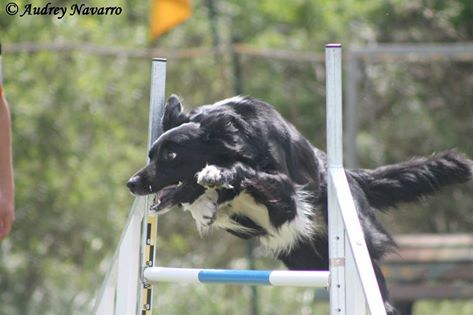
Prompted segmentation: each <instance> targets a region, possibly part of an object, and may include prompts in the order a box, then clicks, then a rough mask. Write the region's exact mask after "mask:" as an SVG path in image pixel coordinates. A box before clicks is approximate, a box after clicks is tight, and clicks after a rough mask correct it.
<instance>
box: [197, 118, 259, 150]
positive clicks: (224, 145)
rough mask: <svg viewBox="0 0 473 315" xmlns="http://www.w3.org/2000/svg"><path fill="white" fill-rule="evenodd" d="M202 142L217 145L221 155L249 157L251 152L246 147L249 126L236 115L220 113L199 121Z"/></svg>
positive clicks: (247, 146)
mask: <svg viewBox="0 0 473 315" xmlns="http://www.w3.org/2000/svg"><path fill="white" fill-rule="evenodd" d="M200 127H201V130H202V131H203V140H204V141H213V142H216V143H219V144H220V145H219V146H218V147H219V148H220V150H223V151H224V152H223V151H222V152H221V153H225V154H233V155H238V156H244V157H246V156H249V155H251V154H252V150H251V148H250V147H249V145H248V138H249V136H248V132H249V130H250V125H249V124H248V123H247V122H246V121H244V120H243V119H241V118H240V117H239V116H238V115H234V114H232V113H220V114H217V115H209V116H206V117H205V118H203V119H202V120H201V121H200Z"/></svg>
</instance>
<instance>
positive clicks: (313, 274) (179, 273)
mask: <svg viewBox="0 0 473 315" xmlns="http://www.w3.org/2000/svg"><path fill="white" fill-rule="evenodd" d="M143 275H144V278H145V279H146V281H149V282H150V283H154V282H179V283H194V284H198V283H220V284H238V285H271V286H294V287H328V284H329V271H289V270H236V269H197V268H167V267H149V268H146V269H145V270H144V273H143Z"/></svg>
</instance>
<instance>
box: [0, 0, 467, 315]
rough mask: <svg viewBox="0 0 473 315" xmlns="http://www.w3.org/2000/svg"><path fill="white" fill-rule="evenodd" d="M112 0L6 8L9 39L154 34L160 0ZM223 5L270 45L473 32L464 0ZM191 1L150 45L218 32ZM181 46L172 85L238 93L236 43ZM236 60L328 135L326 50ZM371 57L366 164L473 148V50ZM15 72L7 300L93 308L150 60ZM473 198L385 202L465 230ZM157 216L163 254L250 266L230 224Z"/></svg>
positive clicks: (62, 55)
mask: <svg viewBox="0 0 473 315" xmlns="http://www.w3.org/2000/svg"><path fill="white" fill-rule="evenodd" d="M33 2H34V3H36V4H43V2H42V1H33ZM113 2H116V4H120V5H121V6H122V7H123V14H122V15H120V16H105V17H103V16H99V17H97V16H67V17H65V18H64V19H62V20H58V19H57V18H55V17H46V16H42V17H23V18H18V17H10V16H7V15H6V14H5V13H4V11H0V40H1V41H2V42H3V43H5V44H6V45H8V44H11V43H18V42H37V43H50V42H64V43H81V44H83V45H85V46H86V45H97V46H103V47H108V46H110V47H126V48H127V49H133V48H146V47H148V46H150V45H151V44H150V43H149V38H148V34H147V21H148V11H149V10H148V3H147V2H143V1H138V0H130V1H118V0H117V1H113ZM17 3H19V4H20V3H23V4H24V3H26V1H18V2H17ZM60 3H65V4H68V5H70V4H72V3H74V2H73V1H61V2H60ZM88 3H90V4H91V5H102V4H103V1H97V0H93V1H89V2H88ZM216 4H217V9H218V12H219V14H218V15H219V20H218V30H219V34H220V36H221V38H220V40H221V42H222V43H224V44H227V43H229V42H230V41H231V37H232V36H234V35H238V37H239V38H240V40H241V41H242V42H243V43H249V44H252V45H254V46H258V47H262V48H267V47H270V48H278V49H289V50H291V49H292V50H306V51H312V52H319V53H321V52H322V47H323V44H324V43H326V42H329V41H330V42H333V41H341V42H343V43H344V46H345V47H350V46H355V45H358V46H360V45H367V44H372V43H376V42H412V41H415V42H424V41H441V42H454V41H468V40H470V41H471V40H472V38H473V33H472V30H473V27H471V23H472V21H473V18H472V14H473V13H472V12H473V11H472V10H473V9H472V4H471V1H467V0H453V1H446V0H442V1H441V0H438V1H433V0H432V1H420V0H415V1H404V0H402V1H401V0H390V1H359V0H350V1H328V0H318V1H316V0H297V1H282V0H264V1H247V0H244V1H241V0H238V1H236V0H231V1H218V2H217V1H216ZM193 7H194V10H193V17H192V18H191V19H190V20H188V21H187V22H185V23H184V24H182V25H181V26H179V27H178V28H176V29H174V30H172V31H171V32H170V33H169V34H167V35H165V36H164V37H163V38H161V39H159V41H158V42H157V43H155V44H153V45H152V46H157V47H159V48H168V49H184V48H191V47H196V46H210V45H211V44H212V38H211V33H210V28H209V21H208V12H207V8H206V6H205V1H201V0H199V1H194V2H193ZM1 10H3V8H2V9H1ZM236 33H238V34H236ZM169 61H170V62H169V65H168V80H167V82H166V84H167V93H168V94H169V93H177V94H179V95H181V96H182V97H183V98H184V103H185V105H186V106H187V107H188V108H191V107H194V106H197V105H201V104H205V103H210V102H212V101H215V100H218V99H221V98H224V97H228V96H231V95H233V94H234V88H233V84H234V77H233V74H232V70H231V69H232V58H231V56H229V54H225V56H223V57H216V56H207V57H198V58H192V59H179V60H176V59H173V58H172V56H171V57H170V58H169ZM239 62H240V65H241V69H242V88H243V93H244V94H248V95H252V96H255V97H258V98H261V99H263V100H266V101H268V102H270V103H272V104H274V105H275V106H276V107H277V108H278V110H280V111H281V113H282V114H283V115H284V116H285V117H287V118H288V119H289V120H290V121H292V122H293V123H294V124H295V125H296V126H297V127H298V129H300V130H301V131H302V132H303V133H304V134H305V135H306V136H307V137H308V138H309V139H311V141H312V142H313V143H314V144H315V145H317V146H318V147H321V148H323V147H324V146H325V140H324V135H325V131H324V129H325V122H324V120H325V109H324V86H325V83H324V72H323V71H324V70H323V65H322V64H320V63H314V62H305V61H304V62H296V61H293V60H289V61H288V60H277V59H265V58H260V57H250V56H244V57H241V58H240V59H239ZM362 68H363V71H364V73H363V80H361V81H362V82H363V83H362V86H360V91H361V93H360V100H359V101H360V104H361V108H360V112H361V116H362V121H361V130H360V133H359V135H358V140H359V155H360V163H361V165H362V166H365V167H374V166H376V165H379V164H383V163H389V162H396V161H400V160H404V159H406V158H408V157H410V156H412V155H420V154H429V153H430V152H432V151H440V150H443V149H447V148H451V147H457V148H458V149H459V150H461V151H465V152H466V153H467V154H469V155H470V156H472V155H473V147H472V146H471V135H472V134H473V130H472V128H473V124H471V119H472V117H473V112H472V110H473V108H472V107H471V99H472V97H473V95H472V89H471V82H472V73H473V72H472V71H471V70H472V69H471V68H472V64H471V62H440V63H428V64H417V63H416V64H413V63H409V64H406V63H399V62H386V63H376V64H374V63H369V62H367V63H365V64H363V65H362ZM4 72H5V73H4V77H5V90H6V94H7V97H8V100H9V102H10V104H11V107H12V113H13V123H14V158H15V176H16V188H17V197H16V203H17V221H16V223H15V226H14V231H13V233H12V235H11V237H10V238H9V239H7V240H6V241H3V242H2V243H1V246H0V275H1V277H0V296H1V302H2V307H1V308H0V314H84V313H87V312H89V311H90V308H91V305H90V301H91V300H92V297H93V296H94V294H95V291H96V290H97V289H98V288H99V287H100V284H101V282H102V280H103V275H104V272H105V270H106V268H108V264H109V263H110V260H109V257H110V256H111V255H112V253H113V250H114V248H115V246H116V244H117V241H118V238H119V235H120V232H121V230H122V228H123V224H124V222H125V218H126V215H127V211H128V208H129V206H130V204H131V202H132V197H131V196H130V195H129V194H128V192H127V190H126V188H125V186H124V183H125V182H126V180H127V178H128V177H129V176H130V175H131V174H132V173H133V172H134V171H135V170H137V169H138V168H139V167H140V166H142V165H143V164H144V161H145V158H146V143H147V139H146V135H147V122H148V117H147V115H148V98H149V76H150V61H149V60H146V59H132V58H126V57H123V56H120V55H117V56H113V57H104V56H99V55H96V54H93V53H87V52H86V51H84V50H77V51H76V50H73V51H63V52H55V51H42V52H37V53H31V54H29V53H12V54H6V55H5V56H4ZM469 192H470V193H469ZM472 203H473V200H472V197H471V184H470V185H467V186H464V187H463V188H458V187H455V188H452V189H450V190H448V191H446V192H445V193H444V194H442V195H440V196H439V197H436V198H433V199H429V201H428V202H426V203H425V204H424V205H423V206H410V207H402V208H403V209H402V210H400V211H398V212H396V214H395V215H390V216H387V217H386V218H387V221H388V222H387V223H388V224H389V229H390V230H394V231H403V232H459V231H465V232H468V231H471V228H472V226H473V221H472V216H471V204H472ZM159 229H160V232H159V241H158V243H159V244H160V249H159V250H160V252H159V256H158V259H159V263H160V264H162V265H169V266H171V265H172V266H187V267H192V266H195V267H203V266H205V267H240V268H245V267H246V261H245V259H244V258H242V257H244V256H245V250H246V249H245V243H244V242H242V241H240V240H238V239H236V238H234V237H232V236H229V235H227V234H225V233H223V232H216V233H213V234H212V235H210V236H208V237H206V238H205V239H202V238H200V237H199V236H198V235H197V232H196V230H195V228H194V223H193V221H192V218H191V217H190V216H189V214H188V213H183V212H178V211H176V212H172V213H169V214H168V215H166V216H165V217H163V219H162V220H160V228H159ZM275 267H276V268H282V266H281V265H279V263H277V262H275V261H274V260H272V259H270V258H265V257H257V268H267V269H269V268H275ZM259 293H260V308H261V313H262V314H289V313H301V314H315V313H317V314H325V313H327V305H326V304H324V305H322V306H317V308H314V305H315V304H317V305H319V304H320V303H318V302H319V301H318V300H317V299H316V302H315V303H314V298H313V296H314V295H313V292H312V291H310V290H303V289H291V288H285V289H270V288H264V289H261V290H260V291H259ZM158 296H159V298H158V300H157V304H158V307H159V308H161V309H162V310H163V311H162V313H163V314H189V313H192V314H227V313H230V314H231V313H236V312H237V311H239V312H242V313H246V312H247V307H248V308H249V306H248V304H249V303H248V302H247V301H248V299H249V296H250V291H249V289H248V288H245V289H243V292H241V291H240V289H239V288H236V287H228V288H227V287H220V286H219V287H217V286H208V287H193V286H188V287H183V286H176V285H163V286H162V288H159V289H158ZM316 296H318V295H316ZM176 297H178V298H176ZM470 304H471V303H470ZM470 304H464V305H463V304H462V305H460V306H458V305H453V306H452V304H448V305H447V304H446V305H447V306H445V308H448V309H450V307H452V308H451V309H452V310H456V311H455V313H451V312H450V313H449V312H447V311H445V312H444V314H470V313H471V305H470ZM443 307H444V306H442V305H440V306H438V308H439V309H443ZM434 309H435V311H437V305H435V306H431V304H421V305H419V306H418V307H417V308H416V312H418V313H416V314H431V313H432V312H434V311H433V310H434Z"/></svg>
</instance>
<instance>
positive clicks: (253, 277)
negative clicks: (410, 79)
mask: <svg viewBox="0 0 473 315" xmlns="http://www.w3.org/2000/svg"><path fill="white" fill-rule="evenodd" d="M270 274H271V271H270V270H221V269H205V270H202V271H200V272H199V281H200V282H202V283H230V284H231V283H234V284H248V285H261V284H264V285H270V284H271V283H270V282H269V275H270Z"/></svg>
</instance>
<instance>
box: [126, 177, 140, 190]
mask: <svg viewBox="0 0 473 315" xmlns="http://www.w3.org/2000/svg"><path fill="white" fill-rule="evenodd" d="M139 181H140V178H139V177H138V176H133V177H132V178H130V179H129V180H128V183H126V185H127V187H128V189H129V190H130V191H131V192H132V193H134V192H135V191H136V188H137V187H138V184H139Z"/></svg>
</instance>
